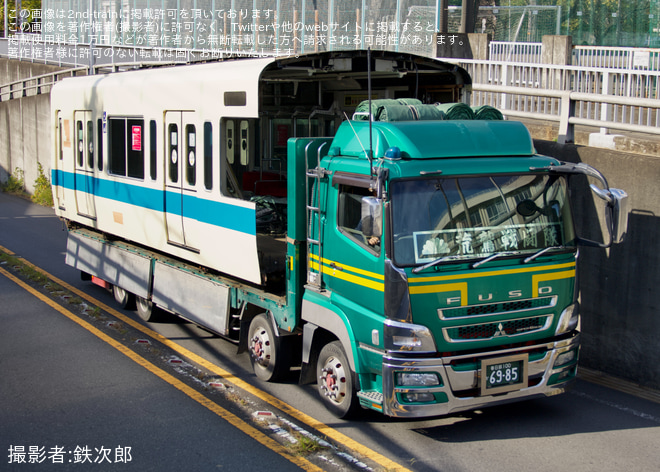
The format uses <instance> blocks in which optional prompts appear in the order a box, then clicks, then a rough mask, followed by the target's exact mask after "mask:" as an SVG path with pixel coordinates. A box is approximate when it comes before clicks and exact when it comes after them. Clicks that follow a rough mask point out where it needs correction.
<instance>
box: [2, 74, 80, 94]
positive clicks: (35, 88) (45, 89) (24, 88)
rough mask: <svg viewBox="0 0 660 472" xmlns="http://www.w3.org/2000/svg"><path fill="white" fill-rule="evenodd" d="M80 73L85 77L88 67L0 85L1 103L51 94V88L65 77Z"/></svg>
mask: <svg viewBox="0 0 660 472" xmlns="http://www.w3.org/2000/svg"><path fill="white" fill-rule="evenodd" d="M79 72H82V73H83V75H84V74H85V73H87V67H77V68H72V69H66V70H63V71H58V72H51V73H50V74H43V75H37V76H34V77H28V78H25V79H22V80H16V81H14V82H10V83H8V84H4V85H0V102H6V101H8V100H11V99H14V98H21V97H30V96H33V95H40V94H42V93H49V92H50V89H51V87H52V86H53V85H54V84H55V83H57V82H58V81H59V80H62V79H64V78H65V77H74V76H76V75H78V73H79Z"/></svg>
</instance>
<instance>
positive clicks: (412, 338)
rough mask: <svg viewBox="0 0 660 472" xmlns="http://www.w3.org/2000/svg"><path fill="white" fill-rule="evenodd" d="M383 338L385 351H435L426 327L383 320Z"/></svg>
mask: <svg viewBox="0 0 660 472" xmlns="http://www.w3.org/2000/svg"><path fill="white" fill-rule="evenodd" d="M383 337H384V338H385V339H384V343H385V350H387V351H414V352H429V353H430V352H435V351H436V349H435V341H434V340H433V335H432V334H431V331H430V330H429V329H428V328H427V327H426V326H422V325H416V324H412V323H402V322H400V321H394V320H385V326H384V327H383Z"/></svg>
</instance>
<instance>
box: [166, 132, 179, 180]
mask: <svg viewBox="0 0 660 472" xmlns="http://www.w3.org/2000/svg"><path fill="white" fill-rule="evenodd" d="M167 136H168V146H167V148H168V149H169V152H168V155H169V169H170V181H171V182H173V183H176V182H178V181H179V127H178V126H177V125H176V124H174V123H170V126H169V128H168V129H167Z"/></svg>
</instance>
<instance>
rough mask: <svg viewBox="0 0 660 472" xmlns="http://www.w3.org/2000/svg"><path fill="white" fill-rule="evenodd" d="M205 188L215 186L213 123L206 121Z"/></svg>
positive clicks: (208, 188)
mask: <svg viewBox="0 0 660 472" xmlns="http://www.w3.org/2000/svg"><path fill="white" fill-rule="evenodd" d="M204 188H206V190H211V189H212V188H213V124H211V122H209V121H207V122H205V123H204Z"/></svg>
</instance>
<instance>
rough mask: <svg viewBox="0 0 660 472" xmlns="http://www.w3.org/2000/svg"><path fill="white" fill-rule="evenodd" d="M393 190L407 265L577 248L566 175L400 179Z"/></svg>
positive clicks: (398, 259) (398, 251)
mask: <svg viewBox="0 0 660 472" xmlns="http://www.w3.org/2000/svg"><path fill="white" fill-rule="evenodd" d="M390 195H391V202H392V203H391V207H392V232H393V259H394V262H395V263H396V265H398V266H400V267H401V266H413V265H418V266H421V265H424V264H429V263H432V262H434V261H437V262H444V261H447V262H455V261H457V260H460V261H464V260H465V261H467V260H483V259H485V258H489V257H491V256H495V257H501V256H507V255H524V256H526V257H529V256H532V255H535V254H537V253H539V251H543V250H544V249H545V250H546V251H545V252H547V251H549V249H547V248H553V249H554V248H558V249H559V248H563V247H567V246H572V247H573V246H575V234H574V229H573V219H572V216H571V212H570V206H569V203H568V196H567V185H566V180H565V179H564V178H563V177H561V176H551V175H548V174H525V175H503V176H494V177H491V176H489V177H454V178H452V177H445V178H434V179H428V178H427V179H421V178H419V179H411V180H398V181H393V182H392V184H391V186H390ZM495 257H493V258H495Z"/></svg>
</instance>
